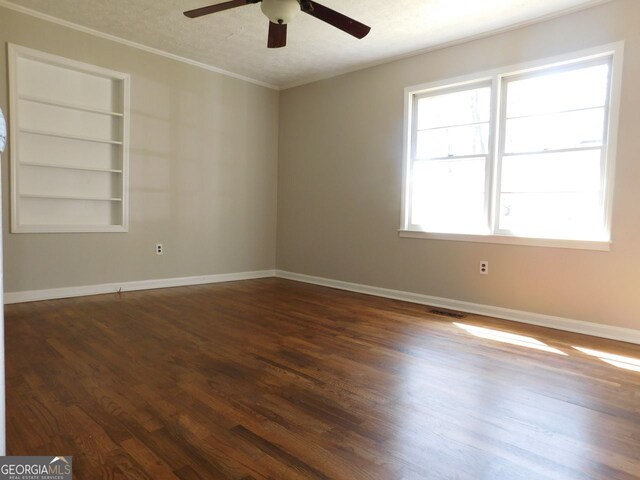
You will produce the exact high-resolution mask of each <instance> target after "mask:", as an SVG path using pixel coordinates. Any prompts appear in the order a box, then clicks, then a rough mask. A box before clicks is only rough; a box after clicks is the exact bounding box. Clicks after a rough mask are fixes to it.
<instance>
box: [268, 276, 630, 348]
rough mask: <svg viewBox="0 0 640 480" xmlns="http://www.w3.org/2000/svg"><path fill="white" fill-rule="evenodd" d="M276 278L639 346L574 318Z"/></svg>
mask: <svg viewBox="0 0 640 480" xmlns="http://www.w3.org/2000/svg"><path fill="white" fill-rule="evenodd" d="M276 276H277V277H278V278H285V279H288V280H294V281H296V282H304V283H311V284H314V285H322V286H324V287H330V288H337V289H339V290H347V291H350V292H357V293H363V294H365V295H374V296H377V297H384V298H391V299H394V300H402V301H405V302H411V303H418V304H420V305H429V306H432V307H440V308H447V309H450V310H458V311H462V312H467V313H472V314H476V315H484V316H488V317H495V318H502V319H505V320H511V321H514V322H520V323H527V324H530V325H537V326H540V327H547V328H554V329H556V330H564V331H567V332H573V333H580V334H583V335H591V336H594V337H601V338H609V339H611V340H618V341H621V342H630V343H635V344H640V330H635V329H630V328H623V327H614V326H610V325H602V324H599V323H592V322H585V321H583V320H574V319H571V318H563V317H555V316H552V315H543V314H541V313H534V312H526V311H523V310H512V309H510V308H503V307H495V306H492V305H482V304H479V303H471V302H464V301H461V300H453V299H450V298H441V297H432V296H430V295H423V294H420V293H412V292H403V291H400V290H391V289H388V288H380V287H372V286H369V285H362V284H358V283H350V282H343V281H341V280H332V279H329V278H322V277H314V276H311V275H303V274H301V273H293V272H287V271H284V270H276Z"/></svg>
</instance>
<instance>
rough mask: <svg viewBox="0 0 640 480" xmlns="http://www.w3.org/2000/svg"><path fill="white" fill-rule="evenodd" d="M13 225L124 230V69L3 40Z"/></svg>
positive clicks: (35, 229)
mask: <svg viewBox="0 0 640 480" xmlns="http://www.w3.org/2000/svg"><path fill="white" fill-rule="evenodd" d="M9 74H10V75H9V77H10V78H9V80H10V111H11V116H10V146H11V200H12V204H11V214H12V215H11V231H12V232H14V233H44V232H47V233H49V232H125V231H127V229H128V191H127V190H128V140H129V133H128V131H129V128H128V126H129V118H128V116H129V76H128V75H127V74H124V73H121V72H116V71H113V70H107V69H104V68H100V67H97V66H94V65H89V64H86V63H80V62H77V61H75V60H70V59H67V58H63V57H58V56H54V55H50V54H47V53H44V52H39V51H36V50H32V49H29V48H25V47H22V46H17V45H9Z"/></svg>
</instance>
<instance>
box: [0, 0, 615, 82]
mask: <svg viewBox="0 0 640 480" xmlns="http://www.w3.org/2000/svg"><path fill="white" fill-rule="evenodd" d="M611 1H612V0H593V1H591V2H588V3H585V4H582V5H576V6H574V7H570V8H566V9H564V10H560V11H558V12H553V13H549V14H547V15H542V16H540V17H537V18H533V19H531V20H526V21H523V22H518V23H515V24H513V25H508V26H506V27H502V28H497V29H494V30H491V31H489V32H484V33H480V34H477V35H471V36H468V37H464V38H461V39H459V40H453V41H451V42H445V43H440V44H437V45H433V46H431V47H427V48H422V49H419V50H413V51H411V52H407V53H402V54H400V55H394V56H392V57H387V58H382V59H380V60H375V61H373V62H367V63H365V64H364V65H358V66H354V67H347V68H344V69H339V70H333V71H332V72H330V73H320V74H317V75H312V76H310V77H307V78H305V79H302V80H297V81H295V82H291V83H288V84H285V85H282V86H278V85H273V84H270V83H267V82H263V81H261V80H257V79H255V78H251V77H246V76H244V75H240V74H237V73H233V72H230V71H228V70H224V69H222V68H218V67H214V66H213V65H208V64H206V63H202V62H198V61H196V60H192V59H189V58H186V57H181V56H179V55H175V54H173V53H169V52H165V51H163V50H159V49H157V48H153V47H149V46H147V45H143V44H140V43H136V42H132V41H131V40H126V39H124V38H120V37H117V36H115V35H111V34H108V33H104V32H101V31H99V30H94V29H92V28H88V27H83V26H82V25H78V24H77V23H73V22H69V21H67V20H62V19H60V18H56V17H53V16H51V15H47V14H45V13H41V12H38V11H36V10H32V9H30V8H27V7H23V6H22V5H16V4H14V3H11V2H10V1H8V0H0V7H5V8H8V9H10V10H14V11H16V12H20V13H23V14H25V15H30V16H32V17H36V18H39V19H41V20H46V21H48V22H51V23H55V24H58V25H62V26H63V27H68V28H72V29H74V30H78V31H80V32H83V33H88V34H90V35H95V36H97V37H101V38H105V39H107V40H111V41H113V42H117V43H121V44H123V45H127V46H129V47H133V48H137V49H140V50H144V51H145V52H149V53H154V54H156V55H160V56H163V57H167V58H171V59H172V60H176V61H178V62H182V63H186V64H189V65H192V66H194V67H198V68H203V69H205V70H209V71H211V72H216V73H219V74H221V75H226V76H228V77H233V78H237V79H239V80H244V81H245V82H249V83H253V84H255V85H260V86H262V87H266V88H270V89H272V90H277V91H281V90H287V89H289V88H294V87H299V86H302V85H307V84H309V83H314V82H318V81H320V80H327V79H329V78H334V77H338V76H340V75H345V74H347V73H353V72H358V71H360V70H366V69H368V68H373V67H376V66H379V65H385V64H388V63H393V62H396V61H399V60H402V59H405V58H411V57H417V56H419V55H424V54H426V53H429V52H434V51H437V50H443V49H445V48H450V47H454V46H456V45H462V44H465V43H469V42H473V41H475V40H480V39H483V38H488V37H491V36H494V35H499V34H501V33H505V32H510V31H512V30H517V29H519V28H524V27H527V26H530V25H535V24H538V23H542V22H545V21H547V20H551V19H554V18H558V17H563V16H566V15H570V14H572V13H576V12H579V11H582V10H588V9H589V8H593V7H597V6H599V5H604V4H605V3H610V2H611Z"/></svg>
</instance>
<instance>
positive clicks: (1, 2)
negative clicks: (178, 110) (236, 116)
mask: <svg viewBox="0 0 640 480" xmlns="http://www.w3.org/2000/svg"><path fill="white" fill-rule="evenodd" d="M608 1H610V0H608ZM0 7H5V8H8V9H9V10H14V11H16V12H19V13H23V14H25V15H30V16H32V17H36V18H39V19H40V20H45V21H47V22H51V23H55V24H57V25H61V26H63V27H67V28H71V29H73V30H78V31H79V32H82V33H88V34H89V35H94V36H96V37H100V38H104V39H106V40H111V41H112V42H116V43H120V44H122V45H126V46H128V47H133V48H137V49H138V50H144V51H145V52H148V53H153V54H155V55H160V56H161V57H166V58H170V59H171V60H175V61H177V62H182V63H186V64H188V65H191V66H194V67H198V68H202V69H204V70H208V71H210V72H215V73H219V74H221V75H225V76H227V77H232V78H236V79H238V80H243V81H245V82H249V83H253V84H254V85H259V86H261V87H266V88H270V89H272V90H280V87H278V86H277V85H272V84H270V83H267V82H263V81H261V80H256V79H255V78H251V77H246V76H244V75H240V74H238V73H233V72H230V71H228V70H224V69H222V68H218V67H214V66H213V65H208V64H206V63H202V62H198V61H196V60H191V59H190V58H186V57H181V56H180V55H175V54H173V53H169V52H165V51H164V50H159V49H157V48H153V47H149V46H147V45H143V44H141V43H137V42H132V41H131V40H126V39H124V38H121V37H117V36H115V35H111V34H109V33H104V32H101V31H99V30H94V29H93V28H88V27H84V26H82V25H78V24H77V23H73V22H69V21H67V20H62V19H61V18H56V17H53V16H51V15H47V14H46V13H41V12H38V11H36V10H32V9H30V8H27V7H23V6H22V5H16V4H14V3H11V2H10V1H8V0H0Z"/></svg>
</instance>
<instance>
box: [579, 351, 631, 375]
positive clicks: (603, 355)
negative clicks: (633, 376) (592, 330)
mask: <svg viewBox="0 0 640 480" xmlns="http://www.w3.org/2000/svg"><path fill="white" fill-rule="evenodd" d="M573 348H575V349H576V350H578V351H580V352H582V353H585V354H587V355H589V356H592V357H598V358H599V359H600V360H602V361H603V362H605V363H608V364H609V365H613V366H614V367H618V368H623V369H625V370H631V371H634V372H640V359H638V358H633V357H623V356H622V355H615V354H613V353H607V352H601V351H598V350H591V349H590V348H583V347H573Z"/></svg>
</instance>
